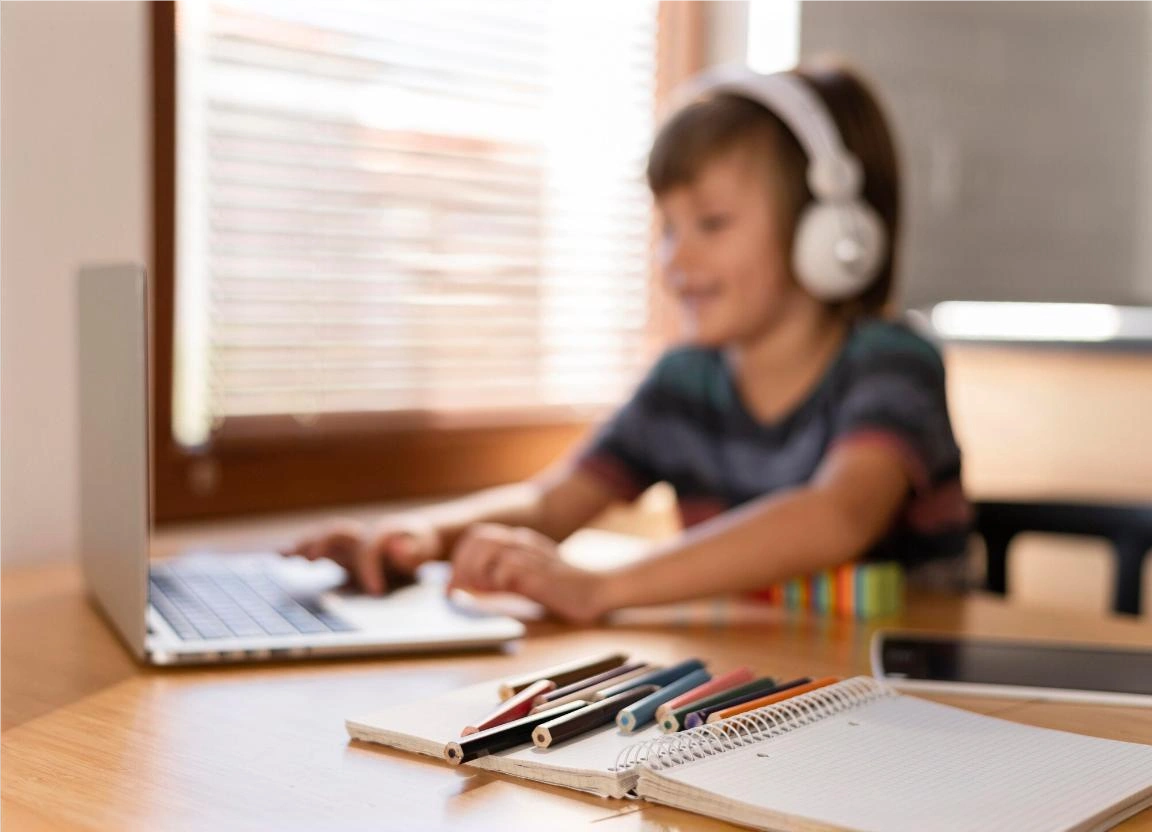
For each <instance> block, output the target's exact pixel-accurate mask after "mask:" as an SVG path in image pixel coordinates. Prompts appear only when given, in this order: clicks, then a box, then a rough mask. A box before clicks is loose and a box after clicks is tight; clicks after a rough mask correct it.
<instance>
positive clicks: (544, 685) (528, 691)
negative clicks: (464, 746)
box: [460, 679, 556, 737]
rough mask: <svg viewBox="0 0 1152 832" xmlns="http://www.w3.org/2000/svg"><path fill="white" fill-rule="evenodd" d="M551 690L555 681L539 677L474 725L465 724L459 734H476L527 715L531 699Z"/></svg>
mask: <svg viewBox="0 0 1152 832" xmlns="http://www.w3.org/2000/svg"><path fill="white" fill-rule="evenodd" d="M553 690H556V683H555V682H553V681H552V680H551V679H541V680H540V681H538V682H533V683H532V684H530V685H529V686H528V687H526V688H524V690H522V691H520V692H519V693H518V694H516V695H515V696H513V697H511V698H510V699H505V700H504V703H503V704H502V705H500V707H499V708H497V709H496V710H494V711H493V712H492V713H490V714H488V716H486V717H484V718H483V719H482V720H480V721H479V722H477V723H476V724H475V725H469V726H467V727H466V728H465V729H464V730H463V731H461V732H460V736H462V737H466V736H468V735H469V734H478V733H480V732H481V731H487V730H488V729H489V728H495V727H496V726H497V725H503V724H504V723H505V722H511V721H512V720H514V719H520V717H523V716H528V712H529V711H530V710H532V706H533V700H534V699H535V698H536V697H537V696H540V695H542V694H545V693H548V692H550V691H553Z"/></svg>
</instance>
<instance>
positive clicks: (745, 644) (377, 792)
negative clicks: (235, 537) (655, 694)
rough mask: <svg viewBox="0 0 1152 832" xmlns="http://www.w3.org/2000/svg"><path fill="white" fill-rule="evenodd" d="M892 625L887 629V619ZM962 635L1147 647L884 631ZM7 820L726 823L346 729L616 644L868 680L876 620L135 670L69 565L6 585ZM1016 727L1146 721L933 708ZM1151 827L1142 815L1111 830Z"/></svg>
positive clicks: (1028, 615)
mask: <svg viewBox="0 0 1152 832" xmlns="http://www.w3.org/2000/svg"><path fill="white" fill-rule="evenodd" d="M890 623H891V622H890ZM898 623H900V624H902V625H905V626H913V627H921V628H928V629H936V630H944V631H951V632H967V633H973V634H990V635H1016V636H1022V637H1053V638H1064V639H1069V640H1076V641H1088V642H1110V643H1118V644H1143V645H1147V644H1148V643H1150V642H1152V628H1149V626H1148V625H1147V624H1145V623H1131V622H1122V621H1113V620H1100V619H1088V618H1076V617H1069V616H1048V615H1044V614H1039V613H1036V612H1035V611H1027V610H1017V609H1014V608H1012V607H1010V606H1008V605H1006V604H1005V603H1003V602H999V601H994V600H991V599H986V598H977V599H972V600H969V601H966V602H961V601H958V600H955V599H944V600H941V599H931V598H921V599H915V600H914V601H913V603H912V605H911V608H910V609H909V611H908V613H907V614H906V615H905V616H904V617H903V619H902V620H901V621H900V622H898ZM2 626H3V633H4V639H3V667H2V684H3V702H2V707H3V729H4V733H3V738H2V746H3V761H4V764H3V775H2V780H3V800H2V810H3V817H2V820H3V824H4V828H5V829H6V830H16V829H21V830H23V829H33V830H38V829H60V828H76V827H85V828H100V829H116V830H129V829H164V830H168V829H200V828H211V829H247V828H252V829H271V828H276V829H279V830H289V829H308V830H315V829H335V828H339V829H368V828H371V829H403V830H419V829H437V828H448V827H450V828H453V829H496V828H498V829H507V830H516V829H524V830H531V832H538V830H539V829H540V828H561V829H567V828H571V827H574V826H584V825H587V824H590V823H592V822H596V829H597V830H600V832H622V830H636V829H642V828H647V829H652V828H659V829H678V828H683V829H689V828H690V829H730V828H732V827H729V826H728V825H727V824H722V823H719V822H715V821H711V820H708V819H705V818H701V817H698V816H695V815H691V814H688V813H685V812H680V811H676V810H672V809H666V808H661V807H656V806H650V805H647V804H644V803H640V802H633V801H622V800H618V801H614V800H604V799H600V798H596V797H592V796H587V795H581V794H579V793H576V792H571V791H567V790H563V789H556V788H550V787H546V786H538V785H532V784H526V783H524V782H521V781H516V780H512V779H505V778H502V777H500V776H498V775H490V774H486V773H483V772H473V771H470V770H468V769H467V768H464V769H450V768H448V767H447V766H445V765H443V764H440V763H438V762H436V761H433V760H427V759H423V758H419V757H413V756H409V755H405V754H401V753H399V752H391V751H388V750H384V749H380V748H378V747H375V746H369V745H366V744H360V743H355V742H350V741H349V740H348V739H347V736H346V734H345V732H344V726H343V719H344V717H346V716H349V715H352V714H358V713H364V712H368V711H371V710H373V709H376V708H377V707H379V706H380V705H381V704H382V703H385V702H387V701H390V700H404V699H410V698H413V697H419V696H430V695H434V694H438V693H441V692H444V691H447V690H450V689H452V688H455V687H458V686H461V685H465V684H469V683H472V682H476V681H480V680H483V679H488V678H494V677H499V676H504V675H510V674H514V673H516V672H519V671H522V670H525V669H529V668H532V667H535V666H540V665H546V664H551V663H554V662H555V661H558V660H560V659H562V658H564V657H569V656H574V655H582V654H586V653H593V652H598V651H606V650H610V649H616V648H619V647H620V646H621V645H623V644H626V645H628V647H629V648H630V649H631V650H633V651H634V652H635V653H637V654H640V655H643V656H646V657H650V658H652V659H654V660H663V661H672V660H675V659H680V658H683V657H686V656H692V655H697V656H701V657H705V658H708V659H711V660H713V661H714V662H716V663H717V665H718V666H722V667H723V666H732V665H736V664H738V663H751V664H753V665H754V666H756V667H758V668H762V669H764V670H771V671H773V672H776V673H779V674H780V675H783V676H792V675H800V674H811V675H813V676H815V675H823V674H841V675H849V674H853V673H863V672H866V671H867V653H866V650H867V644H868V638H869V636H870V635H871V632H872V629H873V627H872V626H867V625H856V624H853V623H850V622H838V621H824V620H819V619H811V618H806V617H799V618H793V619H788V618H784V617H782V618H780V619H778V620H775V621H772V622H769V623H761V624H756V625H741V626H732V627H727V628H715V627H693V628H688V627H682V628H675V627H671V628H668V627H666V628H662V629H657V628H638V627H632V628H613V629H607V628H605V629H590V630H575V629H571V628H567V627H562V626H559V625H541V626H536V627H534V628H533V632H532V636H531V637H530V638H529V639H526V640H525V641H524V642H522V643H521V644H519V645H518V646H516V647H515V648H513V649H512V650H510V651H508V652H506V653H486V654H456V655H452V656H439V657H423V658H403V659H372V660H342V661H323V662H306V663H294V664H278V665H257V666H249V667H232V668H205V669H178V670H164V671H156V670H148V669H142V668H138V667H136V666H135V665H134V664H133V663H132V661H131V660H130V659H129V658H128V656H127V654H126V653H125V652H124V651H123V649H122V648H121V647H120V645H119V643H118V642H117V641H116V640H115V639H114V638H113V636H112V635H111V634H110V632H109V631H108V630H107V628H106V627H104V626H103V624H102V622H101V621H100V619H99V617H98V616H97V615H96V614H95V613H94V612H93V611H92V610H91V608H90V607H89V606H88V605H87V603H86V602H85V601H84V600H83V597H82V593H81V588H80V579H79V575H78V573H77V570H75V569H72V568H67V567H54V568H41V569H35V570H30V571H21V572H6V573H5V574H4V578H3V621H2ZM940 698H941V700H942V701H948V702H951V703H952V704H958V705H962V706H964V707H969V708H971V709H972V710H976V711H981V712H985V713H994V714H996V715H998V716H1001V717H1004V718H1007V719H1011V720H1015V721H1018V722H1023V723H1028V724H1033V725H1042V726H1045V727H1050V728H1062V729H1065V730H1070V731H1079V732H1083V733H1087V734H1093V735H1096V736H1101V737H1110V738H1114V739H1126V740H1135V741H1139V742H1146V743H1152V711H1147V710H1140V709H1135V708H1107V707H1088V706H1080V705H1054V704H1047V705H1046V704H1042V703H1034V702H1033V703H1029V702H1012V701H1007V700H992V699H975V698H971V699H959V698H956V697H952V698H945V697H940ZM1121 828H1123V829H1125V830H1152V812H1144V813H1142V814H1141V815H1139V816H1137V817H1135V818H1132V819H1130V820H1129V821H1127V822H1126V823H1125V824H1123V826H1122V827H1121Z"/></svg>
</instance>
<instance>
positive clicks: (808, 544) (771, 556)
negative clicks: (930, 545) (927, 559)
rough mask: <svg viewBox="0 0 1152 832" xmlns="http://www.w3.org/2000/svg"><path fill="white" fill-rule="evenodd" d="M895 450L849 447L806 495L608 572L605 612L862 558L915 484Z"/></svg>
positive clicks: (782, 497) (744, 514) (740, 587)
mask: <svg viewBox="0 0 1152 832" xmlns="http://www.w3.org/2000/svg"><path fill="white" fill-rule="evenodd" d="M906 471H907V466H906V465H905V464H904V461H903V460H902V459H901V458H900V456H899V454H898V453H897V452H896V451H895V450H893V449H892V448H890V447H888V446H885V445H881V444H872V443H847V444H843V445H841V446H839V447H837V448H834V449H833V450H832V452H831V453H830V454H829V455H828V457H827V458H826V459H825V461H824V462H823V464H822V465H821V466H820V468H819V470H818V471H817V472H816V474H815V476H814V477H813V479H812V481H811V482H810V483H809V484H808V485H806V486H804V487H801V488H797V489H794V490H792V491H789V492H787V493H784V494H776V495H772V496H770V497H765V498H763V499H760V500H757V501H756V502H753V503H750V504H749V505H747V506H743V507H741V508H739V509H735V510H733V511H730V512H727V513H726V514H724V515H722V516H720V517H717V518H715V519H714V520H711V521H709V522H707V523H703V524H701V525H700V526H697V527H695V528H693V529H691V530H689V531H688V532H686V533H685V534H683V535H681V536H680V537H679V538H677V539H676V540H674V541H671V542H670V543H668V544H666V545H664V546H661V547H660V548H659V550H658V551H657V552H656V553H655V556H654V557H652V558H650V559H646V560H644V561H641V562H639V563H636V564H632V565H629V566H626V567H622V568H620V569H617V570H614V571H612V572H609V573H607V574H606V575H605V576H604V577H603V581H602V583H601V585H600V587H599V592H597V593H596V594H597V595H598V596H599V597H598V598H596V599H595V601H594V606H595V607H597V608H598V611H599V612H607V611H609V610H613V609H618V608H620V607H627V606H638V605H644V604H661V603H670V602H674V601H682V600H685V599H688V598H696V597H701V596H706V595H716V594H720V593H726V592H738V591H744V590H754V589H760V588H763V587H765V586H769V585H771V584H773V583H776V582H778V581H780V580H782V579H785V578H790V577H793V576H795V575H798V574H803V573H808V572H814V571H819V570H822V569H826V568H829V567H831V566H835V565H837V564H840V563H843V562H844V561H847V560H850V559H852V558H854V557H858V556H859V555H862V554H863V553H865V552H866V551H867V550H868V549H869V548H870V547H871V546H872V545H873V544H874V543H875V542H876V541H878V540H879V539H880V538H881V537H883V535H884V533H885V532H886V531H887V530H888V529H889V528H891V525H892V523H893V522H894V521H895V519H896V515H897V513H898V512H899V511H900V510H901V508H902V507H903V506H904V504H905V501H906V499H907V496H908V493H909V489H910V488H911V486H912V483H911V482H910V480H909V477H908V474H907V473H906Z"/></svg>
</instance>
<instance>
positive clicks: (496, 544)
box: [448, 523, 607, 623]
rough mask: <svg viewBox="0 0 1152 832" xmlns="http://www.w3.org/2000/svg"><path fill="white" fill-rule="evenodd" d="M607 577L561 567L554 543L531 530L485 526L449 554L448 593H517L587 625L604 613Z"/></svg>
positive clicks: (565, 565) (469, 533) (471, 532)
mask: <svg viewBox="0 0 1152 832" xmlns="http://www.w3.org/2000/svg"><path fill="white" fill-rule="evenodd" d="M604 585H605V576H602V575H601V574H599V573H596V572H591V571H589V570H587V569H580V568H578V567H575V566H572V565H570V564H568V563H565V562H564V561H563V560H562V559H561V558H560V553H559V547H558V546H557V545H556V542H555V541H553V540H551V539H550V538H548V537H545V536H544V535H542V534H540V533H539V532H536V531H533V530H532V529H524V528H510V527H508V526H500V525H496V524H492V523H483V524H478V525H476V526H473V527H472V528H471V529H469V530H468V531H467V532H466V533H465V534H464V536H463V537H461V538H460V542H459V543H457V545H456V549H455V551H454V552H453V553H452V580H451V582H450V583H449V586H448V588H449V589H457V588H458V589H467V590H473V591H480V592H515V593H517V594H520V595H523V596H525V597H526V598H530V599H532V600H533V601H536V602H537V603H539V604H542V605H544V606H545V607H546V608H547V609H549V610H550V611H551V612H553V613H555V614H556V615H558V616H560V617H561V618H566V619H568V620H569V621H574V622H578V623H589V622H592V621H595V620H596V619H597V618H600V617H601V616H602V615H603V614H604V613H605V612H607V609H606V607H605V606H604V601H603V596H604Z"/></svg>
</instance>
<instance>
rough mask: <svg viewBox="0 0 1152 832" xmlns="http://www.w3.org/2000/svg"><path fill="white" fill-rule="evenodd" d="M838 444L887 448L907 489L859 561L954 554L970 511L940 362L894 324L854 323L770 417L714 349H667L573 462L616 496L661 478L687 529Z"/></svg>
mask: <svg viewBox="0 0 1152 832" xmlns="http://www.w3.org/2000/svg"><path fill="white" fill-rule="evenodd" d="M845 442H882V443H885V444H887V445H889V446H890V447H892V448H894V449H895V450H896V451H897V452H898V454H899V457H900V459H901V460H902V461H903V464H904V466H905V470H906V472H907V474H908V478H909V481H910V482H911V483H912V484H913V487H912V489H911V491H910V493H909V495H908V499H907V503H906V505H905V507H904V510H903V511H902V512H901V514H900V517H899V519H898V520H897V522H896V523H895V524H894V526H893V528H892V529H891V530H890V532H889V533H888V535H887V536H886V537H885V538H884V539H883V540H882V541H881V542H880V543H879V544H878V545H877V546H876V547H875V548H874V549H873V550H872V551H871V552H869V553H868V554H867V556H866V557H867V559H870V560H898V561H900V562H902V563H904V564H905V565H907V566H913V565H918V564H920V563H923V562H924V561H928V560H933V559H936V558H940V557H950V556H959V555H961V554H962V553H963V552H964V550H965V547H966V544H967V537H968V532H969V526H970V518H971V511H970V508H969V505H968V503H967V501H966V500H965V498H964V494H963V491H962V489H961V486H960V450H959V448H958V447H957V445H956V440H955V438H954V437H953V435H952V425H951V423H950V421H949V418H948V407H947V403H946V399H945V392H944V365H943V362H942V361H941V359H940V354H939V352H938V351H937V350H936V348H935V347H934V346H933V345H932V344H931V343H930V342H929V341H927V340H925V339H924V338H922V337H920V336H919V335H917V334H916V333H915V332H913V331H912V330H911V329H909V328H908V327H907V326H905V325H904V324H900V323H893V322H888V321H881V320H865V321H861V322H859V323H857V324H856V325H854V327H853V328H852V330H851V331H850V333H849V335H848V337H847V339H846V340H845V343H844V345H843V347H842V348H841V350H840V352H839V354H838V355H837V357H836V358H835V359H834V360H833V361H832V363H831V364H830V366H829V368H828V370H827V371H826V372H825V374H824V376H823V378H822V379H821V381H820V382H819V384H817V385H816V387H815V389H814V390H812V391H811V392H810V393H809V394H808V395H807V397H806V398H805V400H804V401H803V402H801V403H800V404H799V405H797V406H796V407H795V408H794V409H793V410H792V411H791V412H790V413H789V414H787V415H786V416H784V417H782V418H780V419H779V420H777V421H775V422H773V423H770V424H766V423H763V422H761V421H759V420H757V419H756V418H755V417H754V416H752V415H751V414H750V413H749V412H748V410H747V408H745V406H744V404H743V402H742V401H741V398H740V394H739V392H738V390H737V388H736V385H735V383H734V379H733V378H732V376H731V374H730V372H729V370H728V367H727V364H726V362H725V360H724V357H723V355H722V353H721V352H720V351H718V350H714V349H703V348H698V347H683V348H677V349H673V350H671V351H669V352H667V353H665V354H664V356H663V357H662V358H661V359H660V360H659V361H658V362H657V363H656V365H655V366H654V367H653V368H652V370H651V371H650V372H649V374H648V376H647V377H646V378H645V379H644V381H643V382H642V383H641V385H640V387H639V388H638V389H637V391H636V393H635V394H634V395H633V397H632V399H631V400H630V401H629V402H628V403H627V404H625V405H624V406H623V407H622V408H621V409H620V410H619V411H618V412H617V413H616V414H615V415H614V416H613V418H612V419H611V420H610V421H609V422H608V423H607V424H606V425H604V426H603V427H602V428H601V430H600V431H599V433H598V434H597V435H596V436H595V438H594V439H593V440H592V442H591V443H590V444H589V445H588V446H587V447H586V448H585V449H584V450H583V451H582V452H581V453H580V454H579V456H578V462H577V464H578V465H579V466H580V467H581V468H582V469H583V470H584V471H586V472H588V473H590V474H592V475H593V476H595V477H597V478H598V479H600V480H601V481H602V482H604V483H605V484H607V485H608V486H609V487H610V488H611V489H612V490H613V491H614V492H615V493H616V494H617V495H618V496H619V497H621V498H622V499H627V500H631V499H634V498H635V497H637V496H638V495H639V494H640V493H641V492H642V491H644V490H645V489H646V488H647V487H648V486H650V485H652V484H653V483H656V482H661V481H663V482H667V483H669V484H671V485H672V487H673V488H674V489H675V491H676V496H677V502H678V507H679V510H680V515H681V520H682V522H683V523H684V525H685V526H692V525H695V524H696V523H700V522H702V521H704V520H707V519H709V518H711V517H714V516H716V515H718V514H720V513H722V512H724V511H727V510H728V509H732V508H735V507H736V506H739V505H742V504H744V503H747V502H749V501H750V500H755V499H757V498H759V497H763V496H765V495H768V494H772V493H775V492H778V491H780V490H781V489H787V488H793V487H796V486H801V485H803V484H805V483H807V482H808V481H809V480H810V479H811V477H812V475H813V474H814V473H815V472H816V469H817V468H818V467H819V465H820V463H821V461H822V460H823V459H824V458H825V457H826V456H827V455H828V452H829V450H830V449H831V448H832V447H833V446H837V445H840V444H842V443H845Z"/></svg>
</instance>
